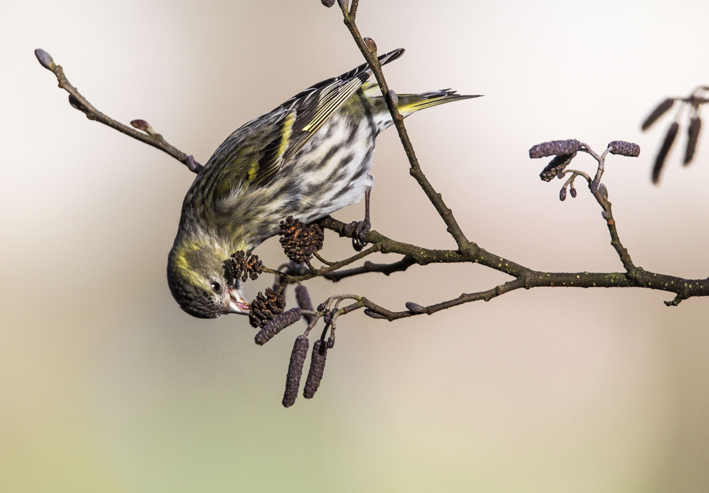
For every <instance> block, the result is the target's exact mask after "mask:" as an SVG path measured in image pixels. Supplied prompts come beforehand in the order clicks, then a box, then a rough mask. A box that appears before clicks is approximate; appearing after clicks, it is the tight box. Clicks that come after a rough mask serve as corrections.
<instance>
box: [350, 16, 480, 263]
mask: <svg viewBox="0 0 709 493" xmlns="http://www.w3.org/2000/svg"><path fill="white" fill-rule="evenodd" d="M340 7H341V9H342V14H343V17H344V22H345V26H347V29H349V31H350V33H351V34H352V37H353V38H354V40H355V42H356V43H357V47H358V48H359V51H360V52H362V55H363V56H364V58H365V60H367V63H368V64H369V66H370V67H371V68H372V72H373V73H374V77H375V78H376V79H377V83H378V84H379V88H380V90H381V91H382V95H383V96H384V99H385V101H386V103H387V107H388V108H389V113H391V117H392V119H393V120H394V126H395V127H396V131H397V132H398V133H399V139H400V140H401V144H402V145H403V147H404V151H406V157H407V158H408V160H409V164H410V168H409V173H410V174H411V176H413V177H414V179H415V180H416V181H417V182H418V184H419V186H420V187H421V188H422V189H423V191H424V193H425V194H426V196H427V197H428V199H429V201H430V202H431V203H432V204H433V206H434V207H435V208H436V211H437V212H438V215H440V216H441V219H443V222H445V224H446V226H447V230H448V233H450V235H451V236H452V237H453V239H454V240H455V242H456V244H457V245H458V250H459V251H461V252H463V251H466V250H475V249H477V245H476V244H475V243H473V242H471V241H469V240H468V239H467V238H466V237H465V234H464V233H463V230H462V229H461V228H460V226H459V225H458V221H456V219H455V217H454V216H453V211H451V210H450V209H449V208H448V206H447V205H446V203H445V202H444V201H443V196H442V195H441V194H440V193H438V192H437V191H436V190H435V188H434V187H433V185H431V183H430V182H429V181H428V178H427V177H426V175H425V174H424V173H423V171H422V170H421V166H420V164H419V161H418V158H417V157H416V152H415V151H414V146H413V144H412V143H411V140H410V139H409V134H408V132H407V130H406V126H405V125H404V117H403V116H402V115H401V114H400V113H399V110H398V108H397V106H396V102H395V93H394V92H393V91H390V90H389V86H388V84H387V82H386V79H385V78H384V73H383V72H382V67H381V65H380V63H379V60H378V59H377V57H376V53H374V54H373V53H372V52H371V51H370V49H369V47H368V46H367V43H366V42H365V40H364V38H363V37H362V35H361V34H360V32H359V28H358V27H357V24H356V23H355V16H353V15H351V13H350V12H348V10H347V7H346V5H345V2H340ZM353 9H355V10H356V3H353Z"/></svg>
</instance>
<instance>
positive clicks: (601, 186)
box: [598, 183, 608, 202]
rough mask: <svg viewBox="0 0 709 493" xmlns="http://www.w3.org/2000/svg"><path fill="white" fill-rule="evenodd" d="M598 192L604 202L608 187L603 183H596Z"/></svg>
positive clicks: (606, 197)
mask: <svg viewBox="0 0 709 493" xmlns="http://www.w3.org/2000/svg"><path fill="white" fill-rule="evenodd" d="M598 194H599V195H600V196H601V198H602V199H603V201H604V202H605V201H607V200H608V189H607V188H606V186H605V185H604V184H603V183H601V184H599V185H598Z"/></svg>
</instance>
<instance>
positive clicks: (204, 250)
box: [167, 240, 249, 318]
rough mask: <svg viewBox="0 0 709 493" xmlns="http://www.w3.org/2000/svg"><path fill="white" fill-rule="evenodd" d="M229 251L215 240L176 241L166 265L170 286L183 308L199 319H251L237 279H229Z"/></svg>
mask: <svg viewBox="0 0 709 493" xmlns="http://www.w3.org/2000/svg"><path fill="white" fill-rule="evenodd" d="M228 257H229V252H228V248H225V247H223V246H222V245H220V244H219V243H218V242H215V241H212V240H204V241H202V240H200V241H195V240H185V241H176V242H175V245H174V246H173V247H172V251H170V256H169V259H168V264H167V282H168V284H169V286H170V291H171V292H172V296H173V297H174V298H175V300H176V301H177V303H179V305H180V307H181V308H182V309H183V310H184V311H186V312H187V313H189V314H190V315H192V316H194V317H198V318H217V317H219V316H221V315H224V314H226V313H241V314H244V315H248V313H249V304H248V302H247V301H246V300H245V299H244V296H243V295H242V294H241V283H240V282H239V280H238V279H228V278H227V276H226V274H225V270H224V259H226V258H228Z"/></svg>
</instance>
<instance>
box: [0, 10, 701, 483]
mask: <svg viewBox="0 0 709 493" xmlns="http://www.w3.org/2000/svg"><path fill="white" fill-rule="evenodd" d="M707 19H709V3H707V2H705V1H682V0H679V1H675V2H668V1H643V2H641V1H630V0H614V1H607V0H600V1H596V2H564V1H558V0H548V1H536V2H522V1H517V2H504V1H501V2H476V1H468V0H448V1H446V2H440V1H437V0H417V1H416V2H407V1H404V0H376V1H374V0H362V2H361V5H360V12H359V17H358V21H359V25H360V28H361V31H362V32H363V34H364V35H366V36H370V37H372V38H374V39H375V41H376V42H377V44H378V46H379V50H380V52H384V51H387V50H390V49H394V48H397V47H400V46H402V47H405V48H406V49H407V53H406V55H405V56H404V57H403V58H402V59H401V60H399V61H397V62H396V63H393V64H391V65H389V66H387V70H386V74H387V76H388V80H389V82H390V84H391V86H392V88H394V89H395V90H397V91H398V92H414V91H415V92H422V91H427V90H433V89H441V88H447V87H453V88H455V89H457V90H458V91H459V92H461V93H463V94H484V95H485V97H484V98H480V99H476V100H472V101H465V102H460V103H456V104H451V105H446V106H443V107H439V108H435V109H432V110H427V111H426V112H423V113H420V114H417V115H415V116H414V117H412V118H410V119H408V120H407V124H408V128H409V132H410V135H411V138H412V140H413V143H414V145H415V147H416V149H417V152H418V155H419V158H420V160H421V163H422V166H423V168H424V170H425V172H426V173H427V175H428V177H429V178H430V180H431V182H432V183H433V184H434V186H435V187H437V189H438V190H439V191H440V192H442V194H443V196H444V198H445V200H446V201H447V203H448V205H449V206H450V207H452V209H453V210H454V212H455V213H456V215H457V218H458V220H459V222H460V223H461V225H462V227H463V228H464V230H465V231H466V232H467V234H468V236H469V237H470V238H471V239H472V240H474V241H476V242H478V243H479V244H480V245H481V246H482V247H483V248H485V249H487V250H489V251H492V252H495V253H497V254H499V255H502V256H505V257H506V258H509V259H512V260H515V261H517V262H519V263H522V264H524V265H527V266H529V267H532V268H535V269H545V270H552V271H581V270H595V271H617V270H621V269H622V267H621V264H620V262H619V260H618V258H617V256H616V255H615V253H614V251H613V250H612V248H611V246H610V244H609V238H608V234H607V230H606V227H605V224H604V221H603V220H602V218H601V217H600V209H599V207H598V206H597V204H596V203H595V202H594V201H593V200H592V198H591V197H590V195H589V194H588V192H587V191H586V190H582V189H579V196H578V198H576V199H575V200H571V199H567V200H566V202H563V203H562V202H559V200H558V191H559V186H560V185H561V182H558V181H556V182H553V183H552V184H548V183H543V182H541V181H540V180H539V178H538V174H539V171H540V170H541V168H542V167H543V166H544V165H545V164H546V160H534V161H531V160H530V159H529V157H528V154H527V151H528V149H529V148H530V147H531V146H532V145H534V144H537V143H539V142H543V141H547V140H554V139H567V138H577V139H579V140H582V141H585V142H587V143H589V144H590V145H591V146H592V148H594V149H595V150H597V151H601V150H603V149H604V148H605V146H606V144H607V143H608V142H610V141H611V140H616V139H620V140H628V141H632V142H637V143H638V144H640V146H641V147H642V153H641V155H640V157H639V158H637V159H631V158H625V157H621V156H612V157H611V158H609V160H608V163H607V168H606V169H607V171H606V175H605V183H606V184H607V186H608V189H609V192H610V199H611V201H612V202H613V205H614V212H615V216H616V219H617V222H618V228H619V232H620V234H621V238H622V240H623V241H624V243H625V245H626V246H627V247H628V248H629V250H630V252H631V254H632V256H633V259H634V260H635V262H636V264H638V265H641V266H643V267H644V268H646V269H649V270H653V271H656V272H661V273H667V274H673V275H677V276H686V277H705V276H707V275H708V272H707V268H706V252H707V249H708V248H709V229H708V228H707V224H708V223H709V206H707V200H706V186H707V183H709V136H706V135H705V136H704V137H703V139H702V140H701V141H700V145H699V150H698V153H697V157H696V158H695V163H694V164H693V165H692V166H690V167H689V168H687V169H682V167H681V164H680V162H681V157H682V155H683V151H682V147H683V145H684V142H685V132H686V127H683V128H682V130H681V134H680V137H679V138H678V142H677V144H676V148H675V149H674V150H673V152H672V153H671V155H670V157H669V159H668V164H667V169H666V170H665V172H664V174H663V176H662V180H661V185H660V186H659V187H656V186H653V185H652V184H651V183H650V169H651V166H652V162H653V159H654V155H655V153H656V151H657V149H658V148H659V146H660V143H661V141H662V139H663V136H664V129H665V128H666V127H667V126H668V125H669V120H670V118H671V117H666V118H665V119H664V120H661V121H660V122H659V123H658V124H657V125H656V127H654V128H653V129H652V130H651V131H650V132H648V133H647V134H642V133H640V131H639V127H640V123H641V122H642V120H643V119H644V118H645V116H646V115H647V114H648V113H649V112H650V111H651V110H652V108H653V107H654V106H655V105H656V104H657V103H658V102H659V101H660V100H662V99H663V98H664V97H666V96H684V95H686V94H688V93H689V92H691V91H692V90H693V89H694V87H695V86H697V85H699V84H708V83H709V70H708V69H707V64H706V61H705V60H703V59H701V57H699V56H698V54H699V53H700V50H701V49H703V48H704V47H705V46H706V28H707ZM0 26H2V29H0V46H1V47H2V48H0V58H1V62H2V67H3V72H4V75H3V77H2V79H1V81H0V87H1V89H2V94H3V95H4V98H3V102H2V103H1V105H2V115H3V118H2V119H0V135H2V137H1V138H2V142H3V149H5V151H4V154H5V158H4V164H3V165H2V167H1V168H2V179H1V180H0V211H1V213H0V238H1V239H2V241H0V255H1V256H2V259H3V261H2V262H1V263H0V300H1V301H0V303H1V304H2V314H3V315H2V325H1V326H0V444H2V445H1V446H0V491H3V492H8V493H10V492H12V493H15V492H65V491H66V492H76V491H102V492H193V491H210V492H227V491H229V492H231V491H256V492H275V491H343V492H350V491H351V492H359V491H373V492H376V491H387V492H389V491H407V492H418V491H421V492H428V491H470V490H472V489H475V490H476V491H482V492H509V491H524V492H567V491H574V492H599V491H612V492H640V491H642V492H664V491H670V490H671V491H675V492H695V491H706V490H707V488H709V469H708V468H707V467H706V464H707V463H709V412H708V411H707V409H709V376H708V375H709V331H707V328H708V325H709V323H708V322H707V318H708V317H707V314H708V313H709V304H708V303H709V300H705V299H691V300H688V301H685V302H683V303H682V304H681V305H680V306H678V307H675V308H667V307H666V306H665V305H664V304H663V303H662V302H663V301H664V300H669V299H671V298H672V295H671V294H667V293H662V292H653V291H647V290H640V289H622V290H621V289H618V290H608V289H603V290H601V289H599V290H572V289H535V290H531V291H520V292H514V293H511V294H508V295H506V296H503V297H501V298H498V299H495V300H494V301H491V302H490V303H473V304H470V305H466V306H463V307H459V308H456V309H453V310H449V311H446V312H443V313H439V314H437V315H435V316H433V317H417V318H415V319H411V320H404V321H399V322H395V323H388V322H385V321H376V320H372V319H369V318H367V317H365V316H363V315H362V314H361V313H356V314H354V315H350V316H347V317H345V318H342V319H340V324H339V330H338V337H337V341H338V342H337V346H336V347H335V348H334V349H333V350H332V351H331V352H330V355H329V358H328V363H327V369H326V372H325V378H324V380H323V384H322V386H321V387H320V390H319V391H318V394H317V395H316V397H315V399H313V400H311V401H306V400H303V399H302V397H301V398H299V400H298V402H296V404H295V406H294V407H292V408H290V409H284V408H283V407H281V403H280V402H281V397H282V393H283V385H284V382H285V374H286V369H287V366H288V358H289V354H290V349H291V347H292V344H293V339H294V338H295V337H296V335H297V334H299V333H300V332H301V331H302V329H303V327H304V326H303V325H298V326H294V327H291V328H290V329H288V330H287V331H285V332H284V333H283V334H281V335H280V336H279V337H277V338H276V339H274V340H273V341H272V342H271V343H269V344H268V345H267V346H265V347H257V346H256V345H254V343H253V336H254V330H253V329H252V328H251V327H250V326H249V324H248V321H247V320H246V319H245V318H240V317H237V316H229V317H223V318H221V319H218V320H213V321H203V320H197V319H194V318H191V317H189V316H188V315H186V314H185V313H183V312H182V311H181V310H180V309H179V308H178V306H177V305H176V303H175V302H174V301H173V299H172V297H171V295H170V292H169V290H168V288H167V283H166V279H165V266H166V258H167V252H168V251H169V249H170V247H171V245H172V241H173V239H174V234H175V232H176V229H177V223H178V219H179V214H180V208H181V204H182V198H183V196H184V193H185V192H186V190H187V189H188V187H189V185H190V182H191V180H192V178H193V175H192V174H191V173H190V172H189V171H187V169H186V168H185V167H184V166H182V165H181V164H179V163H178V162H177V161H175V160H173V159H172V158H170V157H169V156H167V155H165V154H163V153H161V152H159V151H157V150H155V149H153V148H151V147H148V146H146V145H144V144H142V143H139V142H137V141H135V140H132V139H130V138H128V137H125V136H123V135H121V134H119V133H118V132H116V131H114V130H111V129H109V128H107V127H104V126H102V125H99V124H96V123H94V122H90V121H88V120H87V119H86V118H84V116H83V115H82V114H81V113H79V112H77V111H75V110H74V109H72V108H71V107H70V106H69V105H68V104H67V95H66V93H64V92H63V91H60V90H57V88H56V81H55V79H54V77H53V75H52V74H51V73H50V72H48V71H46V70H44V69H43V68H42V67H40V65H39V64H38V63H37V61H36V59H35V57H34V55H33V53H32V51H33V50H34V49H35V48H40V47H41V48H44V49H45V50H47V51H48V52H49V53H50V54H51V55H52V56H53V57H54V60H55V61H56V62H57V63H58V64H61V65H62V66H64V68H65V70H66V73H67V75H68V77H69V80H70V81H71V82H72V83H73V84H74V85H76V86H77V87H78V88H79V89H80V90H81V91H82V92H83V94H84V95H85V96H87V97H88V99H89V100H90V101H91V102H92V103H93V104H95V105H96V106H97V107H98V108H99V109H100V110H102V111H104V112H106V113H107V114H109V115H110V116H112V117H114V118H116V119H118V120H120V121H123V122H128V121H130V120H132V119H135V118H143V119H146V120H148V121H149V122H150V123H151V124H152V125H153V127H154V128H155V129H156V130H157V131H158V132H160V133H162V134H163V135H164V136H165V137H166V138H167V140H168V141H169V142H171V143H172V144H174V145H175V146H177V147H178V148H180V149H182V150H184V151H186V152H188V153H191V154H194V155H195V157H196V158H197V160H198V161H200V162H202V163H204V162H206V161H207V159H208V158H209V156H210V154H211V152H212V151H213V150H214V149H215V148H216V147H217V145H219V144H220V143H221V141H222V140H223V139H224V138H225V137H226V136H227V135H228V134H229V133H231V132H232V131H233V130H234V129H235V128H236V127H238V126H240V125H241V124H242V123H244V122H246V121H248V120H250V119H252V118H254V117H256V116H258V115H260V114H262V113H265V112H267V111H269V110H271V109H272V108H274V107H276V106H277V105H279V104H280V103H281V102H283V101H284V100H286V99H288V98H289V97H290V96H292V95H293V94H295V93H296V92H298V91H300V90H302V89H304V88H305V87H308V86H309V85H311V84H312V83H315V82H317V81H320V80H322V79H325V78H328V77H331V76H334V75H337V74H340V73H342V72H344V71H346V70H349V69H351V68H352V67H354V66H356V65H358V64H360V63H361V62H362V60H361V55H360V54H359V52H358V51H357V49H356V47H355V45H354V43H353V42H352V40H351V39H350V37H349V34H348V32H347V31H346V28H345V27H344V26H343V24H342V21H341V15H340V13H339V11H338V9H337V8H336V7H335V8H332V9H326V8H324V7H322V6H321V4H320V2H319V1H318V0H297V1H294V0H289V1H286V0H281V1H277V0H273V1H268V2H266V1H263V0H250V1H247V0H241V1H224V0H222V1H212V2H196V1H189V0H171V1H161V0H148V1H145V0H141V1H138V0H123V1H121V2H117V1H102V2H94V1H87V0H66V1H48V0H28V1H25V2H13V1H6V2H4V3H3V4H2V19H1V20H0ZM574 163H575V165H576V167H580V168H583V169H585V170H586V171H592V170H593V169H594V168H593V164H594V163H593V162H592V161H591V159H590V158H589V157H588V156H581V157H579V158H577V159H576V161H574ZM373 174H374V175H375V180H376V182H375V188H374V192H373V223H374V228H375V229H377V230H379V231H381V232H383V233H385V234H387V235H389V236H391V237H393V238H396V239H399V240H402V241H407V242H414V243H417V244H420V245H423V246H427V247H431V248H452V247H454V246H455V245H454V243H453V241H452V240H451V238H450V237H448V236H447V234H446V232H445V227H444V225H443V223H442V221H441V220H440V218H439V217H438V216H437V215H436V213H435V211H434V209H433V207H432V206H431V205H430V204H429V203H427V201H426V200H425V196H424V194H423V193H422V192H421V190H420V189H418V188H417V186H416V184H415V182H414V181H413V179H411V178H410V177H409V175H408V165H407V162H406V160H405V155H404V153H403V151H402V149H401V147H400V144H399V143H398V139H397V136H396V134H395V132H393V131H387V132H386V133H385V134H383V135H382V136H381V137H380V139H379V141H378V147H377V152H376V154H375V168H374V172H373ZM362 214H363V206H362V204H358V205H356V206H352V207H350V208H348V209H346V210H343V211H340V212H339V213H337V214H336V217H338V218H339V219H342V220H346V221H350V220H354V219H357V218H360V217H361V216H362ZM257 253H258V254H259V255H260V256H261V257H262V258H264V259H265V261H266V263H267V264H268V265H271V266H276V265H278V264H279V263H281V261H282V260H283V258H284V257H283V255H282V253H281V252H280V251H279V248H278V243H277V241H274V240H273V239H272V240H270V241H269V242H267V243H266V244H264V245H262V246H261V247H260V248H259V249H258V250H257ZM351 253H352V250H351V247H350V243H349V241H345V240H341V239H339V238H337V237H335V236H334V235H332V234H328V236H327V238H326V248H325V250H324V252H323V255H325V256H326V258H331V259H337V258H344V257H345V256H348V255H350V254H351ZM392 260H393V259H392ZM506 279H507V278H506V276H504V275H502V274H499V273H497V272H490V271H488V270H486V269H484V268H481V267H479V266H472V265H463V266H429V267H427V268H421V267H412V268H411V269H410V270H409V271H408V272H406V273H398V274H396V275H392V276H391V277H388V278H387V277H384V276H372V277H369V278H362V279H352V280H347V281H343V282H341V283H339V284H334V285H333V284H330V283H327V282H324V281H317V280H316V281H314V282H311V283H309V284H308V285H309V287H310V291H311V295H312V296H313V298H315V300H316V303H317V302H318V301H319V300H322V299H323V298H324V297H326V296H328V295H331V294H335V293H343V292H355V293H359V294H362V295H366V296H368V297H371V299H373V300H375V301H378V302H381V303H382V304H384V305H386V306H388V307H390V308H393V309H403V304H404V303H405V302H406V301H415V302H418V303H421V304H426V303H432V302H437V301H442V300H445V299H449V298H452V297H456V296H458V295H459V294H460V293H462V292H473V291H477V290H481V289H488V288H489V287H491V286H494V285H495V284H498V283H500V282H504V281H505V280H506ZM270 283H271V279H269V278H268V277H267V276H263V277H262V278H260V279H259V280H258V281H256V282H252V283H249V284H248V285H247V287H246V292H247V295H248V297H254V296H255V294H256V293H257V291H259V290H262V289H263V288H264V287H265V286H267V285H269V284H270ZM290 296H292V293H291V294H290ZM289 299H290V300H291V301H290V303H292V298H289Z"/></svg>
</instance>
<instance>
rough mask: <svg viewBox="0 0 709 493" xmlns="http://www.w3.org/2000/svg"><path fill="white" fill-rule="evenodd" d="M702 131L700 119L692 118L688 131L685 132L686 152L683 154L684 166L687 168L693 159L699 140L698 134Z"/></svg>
mask: <svg viewBox="0 0 709 493" xmlns="http://www.w3.org/2000/svg"><path fill="white" fill-rule="evenodd" d="M701 129H702V119H701V118H699V117H698V116H693V117H692V119H691V120H690V122H689V130H688V131H687V151H686V152H685V154H684V165H685V166H687V165H688V164H689V163H691V162H692V159H694V152H695V151H696V150H697V142H698V140H699V132H700V131H701Z"/></svg>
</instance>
